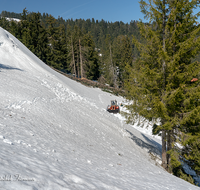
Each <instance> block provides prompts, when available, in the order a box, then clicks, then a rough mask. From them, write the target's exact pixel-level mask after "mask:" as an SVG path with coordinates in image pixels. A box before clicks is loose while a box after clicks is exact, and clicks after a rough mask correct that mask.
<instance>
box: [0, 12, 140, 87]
mask: <svg viewBox="0 0 200 190" xmlns="http://www.w3.org/2000/svg"><path fill="white" fill-rule="evenodd" d="M1 16H2V17H1V20H0V26H1V27H3V28H4V29H6V30H8V31H9V32H11V33H12V34H13V35H14V36H16V37H17V38H18V39H19V40H21V42H22V43H23V44H24V45H26V46H27V47H28V48H29V49H30V50H31V51H32V52H33V53H34V54H36V55H37V56H38V57H39V58H40V59H41V60H42V61H44V62H45V63H46V64H48V65H50V66H52V67H55V68H56V69H59V70H62V71H64V72H69V73H72V74H74V75H75V76H77V77H84V78H88V79H92V80H97V79H98V78H101V79H103V80H101V81H103V82H104V83H108V84H109V85H111V86H115V87H123V86H124V77H126V71H125V66H126V64H129V65H131V64H132V61H133V57H136V56H137V51H136V50H134V48H133V44H132V43H131V38H132V35H134V36H138V35H139V30H138V27H137V22H136V21H132V22H131V23H130V24H124V23H123V22H115V23H109V22H106V21H104V20H101V21H98V20H94V19H91V20H90V19H88V20H83V19H76V20H72V19H68V20H64V19H63V18H62V17H58V19H55V18H54V17H53V16H51V15H50V14H47V13H43V14H41V13H34V12H30V13H29V12H28V11H27V10H26V9H24V10H23V13H21V14H13V13H9V12H6V11H2V13H1ZM5 17H13V18H16V17H17V18H19V19H20V20H21V21H20V22H16V21H14V20H11V21H8V20H7V19H6V18H5Z"/></svg>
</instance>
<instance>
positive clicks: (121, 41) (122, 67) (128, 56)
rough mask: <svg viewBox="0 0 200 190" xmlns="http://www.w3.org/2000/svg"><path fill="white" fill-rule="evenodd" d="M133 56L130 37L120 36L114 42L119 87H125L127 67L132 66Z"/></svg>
mask: <svg viewBox="0 0 200 190" xmlns="http://www.w3.org/2000/svg"><path fill="white" fill-rule="evenodd" d="M132 60H133V55H132V47H131V42H130V39H129V37H128V36H123V35H120V36H118V37H117V38H115V39H114V42H113V61H114V62H115V65H116V69H117V85H118V86H119V87H122V88H123V87H124V79H125V78H127V71H126V65H130V66H131V65H132Z"/></svg>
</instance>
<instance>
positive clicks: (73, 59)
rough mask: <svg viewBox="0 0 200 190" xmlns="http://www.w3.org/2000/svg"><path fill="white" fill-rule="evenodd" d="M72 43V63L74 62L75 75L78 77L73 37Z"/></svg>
mask: <svg viewBox="0 0 200 190" xmlns="http://www.w3.org/2000/svg"><path fill="white" fill-rule="evenodd" d="M71 42H72V61H73V65H74V75H75V77H76V64H75V58H74V46H73V41H72V37H71Z"/></svg>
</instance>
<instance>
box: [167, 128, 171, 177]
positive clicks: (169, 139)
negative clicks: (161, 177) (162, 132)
mask: <svg viewBox="0 0 200 190" xmlns="http://www.w3.org/2000/svg"><path fill="white" fill-rule="evenodd" d="M171 149H172V130H169V131H168V133H167V151H170V150H171ZM170 160H171V158H170V154H169V153H167V170H168V172H170V173H171V172H172V171H171V167H170Z"/></svg>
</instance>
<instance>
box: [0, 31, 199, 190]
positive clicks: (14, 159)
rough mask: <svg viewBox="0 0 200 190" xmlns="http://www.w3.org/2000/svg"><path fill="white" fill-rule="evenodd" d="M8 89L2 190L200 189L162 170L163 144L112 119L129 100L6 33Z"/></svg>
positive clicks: (2, 125)
mask: <svg viewBox="0 0 200 190" xmlns="http://www.w3.org/2000/svg"><path fill="white" fill-rule="evenodd" d="M0 87H1V91H0V146H1V152H0V189H4V190H5V189H6V190H43V189H44V190H47V189H49V190H59V189H60V190H64V189H66V190H67V189H68V190H69V189H70V190H82V189H85V190H104V189H105V190H143V189H152V190H165V189H169V190H189V189H190V190H192V189H199V187H196V186H193V185H191V184H190V183H187V182H186V181H184V180H181V179H179V178H177V177H175V176H173V175H170V174H169V173H167V172H166V171H164V170H163V169H162V168H161V167H160V166H159V164H158V163H159V159H160V149H161V142H160V140H159V139H157V138H153V137H152V136H151V135H149V134H145V133H142V132H140V131H138V130H137V129H135V128H134V127H132V126H131V125H127V124H125V122H124V120H123V118H122V117H121V116H120V115H119V114H115V115H114V114H110V113H108V112H107V111H106V107H107V105H108V104H110V100H112V99H116V100H117V101H118V102H119V103H120V102H122V101H123V98H120V97H117V96H113V95H111V94H109V93H106V92H103V91H101V90H100V89H97V88H89V87H85V86H83V85H81V84H80V83H77V82H75V81H73V80H71V79H69V78H67V77H65V76H63V75H61V74H59V73H57V72H55V71H54V70H52V69H51V68H49V67H48V66H47V65H45V64H44V63H43V62H42V61H40V60H39V59H38V58H37V57H36V56H35V55H34V54H32V53H31V52H30V51H29V50H28V49H27V48H26V47H25V46H24V45H23V44H22V43H20V42H19V41H18V40H17V39H16V38H15V37H13V36H12V35H11V34H10V33H8V32H7V31H5V30H3V29H2V28H0Z"/></svg>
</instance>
